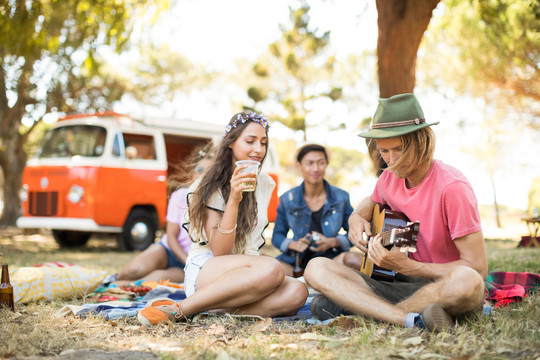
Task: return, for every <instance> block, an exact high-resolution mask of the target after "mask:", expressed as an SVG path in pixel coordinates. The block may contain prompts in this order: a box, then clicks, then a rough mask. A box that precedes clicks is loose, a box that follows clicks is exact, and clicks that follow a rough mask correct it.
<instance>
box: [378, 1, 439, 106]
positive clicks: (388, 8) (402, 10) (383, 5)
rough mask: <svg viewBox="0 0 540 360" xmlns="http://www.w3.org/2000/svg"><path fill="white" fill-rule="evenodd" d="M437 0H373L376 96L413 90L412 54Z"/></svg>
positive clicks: (415, 52) (385, 96)
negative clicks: (375, 17) (375, 25)
mask: <svg viewBox="0 0 540 360" xmlns="http://www.w3.org/2000/svg"><path fill="white" fill-rule="evenodd" d="M439 1H440V0H377V12H378V15H379V17H378V19H377V26H378V28H379V37H378V39H377V57H378V74H379V94H380V97H382V98H387V97H390V96H392V95H396V94H402V93H412V92H413V90H414V84H415V70H416V54H417V52H418V47H419V46H420V41H421V40H422V37H423V36H424V31H426V29H427V27H428V25H429V21H430V20H431V15H432V12H433V9H435V7H436V6H437V4H438V3H439Z"/></svg>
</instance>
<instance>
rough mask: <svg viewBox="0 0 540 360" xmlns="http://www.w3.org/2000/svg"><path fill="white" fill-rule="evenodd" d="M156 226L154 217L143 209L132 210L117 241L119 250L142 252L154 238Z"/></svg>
mask: <svg viewBox="0 0 540 360" xmlns="http://www.w3.org/2000/svg"><path fill="white" fill-rule="evenodd" d="M156 231H157V225H156V220H154V216H152V214H151V213H150V212H148V211H147V210H144V209H134V210H132V211H131V213H130V214H129V216H128V218H127V220H126V223H125V224H124V230H123V232H122V236H121V237H120V239H119V241H120V244H119V248H120V249H121V250H127V251H131V250H144V249H146V248H147V247H148V246H150V245H151V244H152V243H153V242H154V240H155V238H156Z"/></svg>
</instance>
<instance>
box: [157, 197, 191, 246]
mask: <svg viewBox="0 0 540 360" xmlns="http://www.w3.org/2000/svg"><path fill="white" fill-rule="evenodd" d="M186 195H187V188H180V189H178V190H176V191H175V192H173V193H172V194H171V198H170V199H169V205H168V206H167V221H168V222H171V223H175V224H178V225H179V226H180V232H179V233H178V238H177V240H178V243H179V244H180V246H181V247H182V249H184V251H185V252H186V254H187V253H188V252H189V247H190V246H191V240H189V236H188V234H187V232H186V230H185V229H184V228H182V223H183V222H184V214H185V213H186V210H187V199H186ZM161 243H162V244H163V245H165V246H166V247H167V249H170V246H169V242H168V240H167V234H164V235H163V237H162V238H161Z"/></svg>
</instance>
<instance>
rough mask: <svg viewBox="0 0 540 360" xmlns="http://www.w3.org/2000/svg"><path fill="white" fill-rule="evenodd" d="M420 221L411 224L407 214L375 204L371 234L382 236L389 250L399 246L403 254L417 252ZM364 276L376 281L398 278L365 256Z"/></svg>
mask: <svg viewBox="0 0 540 360" xmlns="http://www.w3.org/2000/svg"><path fill="white" fill-rule="evenodd" d="M419 228H420V223H419V222H418V221H416V222H414V223H411V222H410V221H409V219H408V218H407V216H405V214H403V213H401V212H399V211H394V210H391V209H389V208H388V207H384V206H380V205H379V204H375V207H374V208H373V215H372V217H371V233H372V234H373V236H375V235H376V234H381V235H382V240H381V243H382V245H383V246H384V247H386V248H387V249H390V248H392V247H393V246H397V247H399V248H400V251H401V252H406V251H408V252H411V253H414V252H416V241H417V239H418V229H419ZM360 271H361V272H363V273H364V274H366V275H368V276H370V277H372V278H373V279H376V280H385V281H393V279H394V277H395V276H396V271H395V270H387V269H384V268H382V267H379V266H377V265H375V264H374V263H373V262H371V260H369V258H368V256H367V254H364V259H363V261H362V267H361V269H360Z"/></svg>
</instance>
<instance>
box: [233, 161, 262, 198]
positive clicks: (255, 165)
mask: <svg viewBox="0 0 540 360" xmlns="http://www.w3.org/2000/svg"><path fill="white" fill-rule="evenodd" d="M235 164H236V166H245V165H247V167H246V168H244V169H242V170H240V174H244V173H249V174H255V175H257V172H258V171H259V165H261V163H260V162H258V161H255V160H238V161H237V162H236V163H235ZM241 185H242V186H249V187H248V188H245V189H244V190H243V191H255V185H257V178H255V179H253V180H249V181H245V182H243V183H242V184H241Z"/></svg>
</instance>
